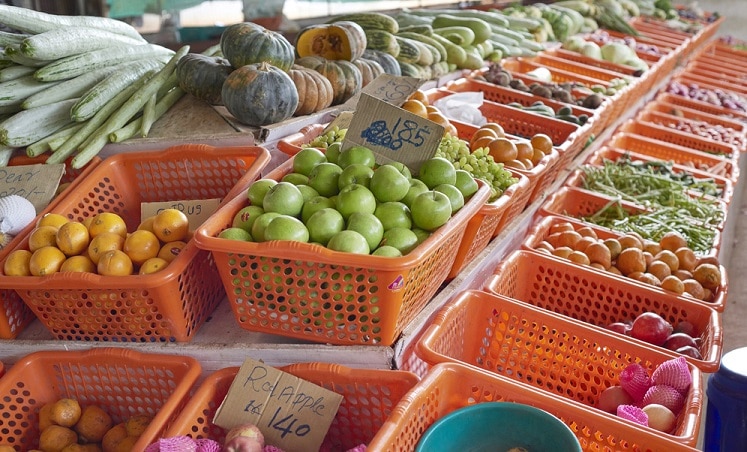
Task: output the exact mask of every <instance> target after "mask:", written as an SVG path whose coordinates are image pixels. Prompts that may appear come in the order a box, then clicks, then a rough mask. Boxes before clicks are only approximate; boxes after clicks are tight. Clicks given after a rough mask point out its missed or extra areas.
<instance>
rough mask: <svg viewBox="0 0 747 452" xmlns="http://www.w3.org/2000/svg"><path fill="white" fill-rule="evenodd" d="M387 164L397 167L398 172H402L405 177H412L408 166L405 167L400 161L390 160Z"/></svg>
mask: <svg viewBox="0 0 747 452" xmlns="http://www.w3.org/2000/svg"><path fill="white" fill-rule="evenodd" d="M389 165H392V166H393V167H395V168H397V169H398V170H399V172H400V173H402V174H403V175H404V176H405V177H406V178H408V179H412V172H410V168H408V167H407V165H405V164H404V163H402V162H390V163H389Z"/></svg>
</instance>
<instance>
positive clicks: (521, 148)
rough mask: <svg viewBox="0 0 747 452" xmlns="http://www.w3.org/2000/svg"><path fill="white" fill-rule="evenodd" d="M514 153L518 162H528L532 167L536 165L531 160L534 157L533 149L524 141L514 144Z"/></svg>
mask: <svg viewBox="0 0 747 452" xmlns="http://www.w3.org/2000/svg"><path fill="white" fill-rule="evenodd" d="M516 151H517V156H516V158H517V159H518V160H529V161H530V162H532V164H533V165H536V162H534V160H533V159H532V158H533V157H534V148H532V145H531V144H530V143H527V142H526V141H519V142H518V143H516Z"/></svg>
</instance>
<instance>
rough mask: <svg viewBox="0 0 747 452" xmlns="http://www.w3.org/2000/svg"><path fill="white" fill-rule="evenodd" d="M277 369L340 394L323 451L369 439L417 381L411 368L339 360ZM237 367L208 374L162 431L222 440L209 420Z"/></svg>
mask: <svg viewBox="0 0 747 452" xmlns="http://www.w3.org/2000/svg"><path fill="white" fill-rule="evenodd" d="M280 369H281V370H283V371H285V372H288V373H290V374H293V375H295V376H297V377H299V378H302V379H304V380H307V381H310V382H312V383H314V384H317V385H319V386H322V387H324V388H326V389H328V390H330V391H333V392H336V393H338V394H340V395H342V396H343V399H342V403H341V404H340V408H339V409H338V411H337V414H336V416H335V418H334V420H333V421H332V424H331V425H330V427H329V430H328V431H327V436H326V437H325V438H324V442H323V443H322V447H321V448H320V450H321V451H324V452H332V451H342V450H349V449H352V448H354V447H357V446H359V445H361V444H368V443H369V442H370V441H371V439H373V437H374V435H375V434H376V432H378V430H379V428H380V427H381V426H382V425H383V424H384V422H385V421H386V419H387V417H388V416H389V415H390V413H391V412H392V410H393V409H394V407H395V406H396V405H397V403H399V401H400V399H401V398H402V397H403V396H404V395H405V394H406V393H407V392H408V391H409V390H410V389H412V388H413V387H414V386H415V384H416V383H417V382H418V381H419V378H418V377H417V376H416V375H415V374H413V373H412V372H405V371H401V370H373V369H353V368H348V367H345V366H341V365H338V364H326V363H305V364H293V365H290V366H285V367H281V368H280ZM238 370H239V368H238V367H227V368H225V369H221V370H219V371H217V372H215V373H213V374H211V375H209V376H208V377H206V378H205V380H204V381H203V382H202V384H201V385H200V386H199V387H198V388H197V391H195V393H194V395H193V396H192V397H191V399H190V401H189V402H188V403H187V405H186V406H185V407H184V408H183V409H182V410H181V411H180V413H179V415H178V416H177V417H176V419H175V420H174V422H173V423H172V424H171V427H169V429H168V430H167V431H166V432H165V433H164V435H163V437H164V438H169V437H174V436H181V435H187V436H190V437H192V438H194V439H201V438H210V439H213V440H215V441H218V442H221V443H222V442H223V440H224V439H225V436H226V431H225V430H224V429H223V428H221V427H218V426H216V425H213V423H212V419H213V417H214V416H215V412H216V411H217V409H218V407H219V406H220V404H221V403H222V402H223V399H224V398H225V397H226V394H227V393H228V389H229V388H230V386H231V383H232V382H233V380H234V378H235V377H236V373H237V372H238Z"/></svg>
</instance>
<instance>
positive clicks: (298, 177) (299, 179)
mask: <svg viewBox="0 0 747 452" xmlns="http://www.w3.org/2000/svg"><path fill="white" fill-rule="evenodd" d="M280 180H281V181H282V182H290V183H291V184H293V185H306V184H308V183H309V176H306V175H304V174H301V173H288V174H286V175H285V176H283V177H282V178H281V179H280Z"/></svg>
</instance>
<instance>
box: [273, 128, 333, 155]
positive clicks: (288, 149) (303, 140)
mask: <svg viewBox="0 0 747 452" xmlns="http://www.w3.org/2000/svg"><path fill="white" fill-rule="evenodd" d="M326 127H327V124H311V125H308V126H306V127H303V128H302V129H301V130H299V131H298V132H296V133H292V134H290V135H288V136H287V137H285V138H282V139H280V140H278V143H277V148H278V151H280V152H282V153H284V154H287V155H289V156H291V157H292V156H294V155H296V154H298V151H300V150H301V148H302V145H304V144H307V143H310V142H311V141H312V140H313V139H314V138H316V137H318V136H319V135H321V134H322V132H324V129H325V128H326Z"/></svg>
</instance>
